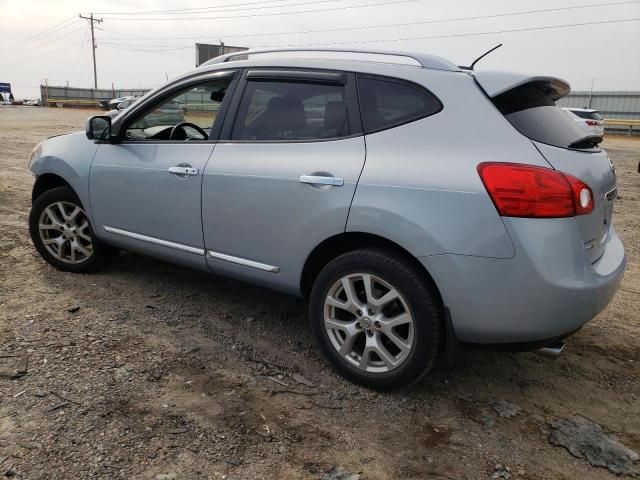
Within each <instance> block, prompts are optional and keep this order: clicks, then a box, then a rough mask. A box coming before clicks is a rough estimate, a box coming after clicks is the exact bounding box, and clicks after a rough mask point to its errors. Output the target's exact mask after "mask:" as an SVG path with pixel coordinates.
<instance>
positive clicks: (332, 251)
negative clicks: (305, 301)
mask: <svg viewBox="0 0 640 480" xmlns="http://www.w3.org/2000/svg"><path fill="white" fill-rule="evenodd" d="M372 247H378V248H385V249H388V250H392V251H393V252H395V253H396V254H398V255H399V256H401V257H402V258H404V259H405V260H407V261H408V262H409V263H411V264H412V265H413V266H414V267H415V268H416V269H417V270H418V271H419V272H420V273H421V274H422V276H423V278H424V280H425V281H426V282H428V283H429V284H430V285H431V286H432V287H433V289H434V291H435V292H436V293H437V295H438V297H439V300H440V304H441V305H443V297H442V294H441V293H440V289H439V288H438V285H437V284H436V282H435V281H434V279H433V277H432V276H431V274H430V273H429V271H428V270H427V269H426V268H425V267H424V265H423V264H422V263H420V262H419V261H418V259H416V257H415V256H413V255H412V254H411V253H410V252H409V251H408V250H407V249H406V248H404V247H402V246H401V245H399V244H398V243H396V242H394V241H392V240H389V239H388V238H385V237H382V236H379V235H375V234H372V233H366V232H344V233H340V234H337V235H334V236H332V237H329V238H327V239H325V240H323V241H322V242H321V243H320V244H318V245H317V246H316V247H315V248H314V249H313V250H312V251H311V253H310V254H309V256H308V257H307V260H306V261H305V264H304V267H303V269H302V274H301V276H300V291H301V293H302V295H303V296H304V297H305V298H308V297H309V294H310V293H311V288H312V286H313V282H314V280H315V278H316V277H317V276H318V274H319V273H320V270H322V268H323V267H324V266H325V265H326V264H327V263H328V262H330V261H331V260H333V259H334V258H335V257H337V256H338V255H342V254H343V253H346V252H350V251H353V250H358V249H361V248H372Z"/></svg>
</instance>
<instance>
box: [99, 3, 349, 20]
mask: <svg viewBox="0 0 640 480" xmlns="http://www.w3.org/2000/svg"><path fill="white" fill-rule="evenodd" d="M276 1H279V2H282V1H283V0H276ZM339 1H341V0H313V1H311V2H298V3H288V4H283V5H264V3H271V2H256V3H258V4H260V6H255V3H254V2H251V3H248V4H246V5H254V6H249V7H244V8H228V7H225V6H218V7H199V8H193V9H192V8H184V9H180V10H150V11H148V12H120V13H118V12H112V13H104V14H102V15H123V16H132V15H135V16H138V15H156V14H162V15H190V14H197V13H216V12H222V13H227V12H239V11H246V10H251V11H253V10H264V9H267V8H289V7H299V6H302V5H314V4H318V3H332V2H333V3H335V2H339ZM233 6H234V7H235V6H237V5H233ZM221 9H222V10H221ZM193 10H197V11H193ZM96 15H97V14H96Z"/></svg>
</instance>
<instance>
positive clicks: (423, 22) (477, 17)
mask: <svg viewBox="0 0 640 480" xmlns="http://www.w3.org/2000/svg"><path fill="white" fill-rule="evenodd" d="M638 3H640V0H632V1H620V2H610V3H593V4H588V5H572V6H568V7H557V8H545V9H538V10H526V11H520V12H506V13H495V14H489V15H475V16H469V17H452V18H442V19H434V20H420V21H415V22H403V23H388V24H381V25H367V26H361V27H338V28H323V29H317V30H302V31H293V32H291V31H289V32H266V33H238V34H235V33H231V34H228V35H216V36H210V37H209V36H200V35H199V36H189V37H166V36H165V37H134V38H127V39H125V38H122V37H117V38H118V39H120V40H156V39H161V40H193V39H199V38H220V36H223V37H225V38H244V37H263V36H264V37H266V36H280V35H306V34H312V33H335V32H344V31H353V30H371V29H376V28H394V27H410V26H417V25H427V24H435V23H449V22H459V21H465V20H482V19H490V18H500V17H509V16H518V15H530V14H535V13H547V12H557V11H566V10H574V9H580V8H594V7H604V6H612V5H628V4H638ZM104 40H112V38H111V37H104ZM112 43H117V42H112ZM131 45H133V44H131Z"/></svg>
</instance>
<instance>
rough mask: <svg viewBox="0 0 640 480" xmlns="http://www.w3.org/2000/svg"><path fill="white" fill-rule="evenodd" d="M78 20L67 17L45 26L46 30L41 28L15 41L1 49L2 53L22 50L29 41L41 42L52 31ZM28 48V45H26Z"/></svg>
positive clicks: (60, 29) (66, 26)
mask: <svg viewBox="0 0 640 480" xmlns="http://www.w3.org/2000/svg"><path fill="white" fill-rule="evenodd" d="M70 20H73V21H72V22H71V23H68V22H69V21H70ZM77 21H78V19H77V18H73V17H72V18H68V19H66V20H64V21H63V22H60V23H57V24H56V25H54V26H52V27H49V28H47V29H46V30H43V31H42V32H40V33H37V34H35V35H32V36H31V37H28V38H26V39H25V40H23V41H21V42H18V43H15V44H13V45H11V46H9V47H6V48H3V49H2V53H1V54H2V55H4V54H9V53H13V51H19V52H22V51H24V49H25V46H27V45H29V44H30V43H34V42H35V43H38V42H41V41H42V40H45V39H46V38H47V37H48V36H49V35H52V34H54V33H58V32H60V31H62V30H64V29H65V28H68V27H70V26H72V25H73V24H75V23H76V22H77ZM27 48H30V47H27Z"/></svg>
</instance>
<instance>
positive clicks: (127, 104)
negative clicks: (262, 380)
mask: <svg viewBox="0 0 640 480" xmlns="http://www.w3.org/2000/svg"><path fill="white" fill-rule="evenodd" d="M137 100H138V98H136V97H131V98H127V99H126V100H123V101H121V102H118V103H117V104H116V108H114V109H112V110H109V112H108V113H107V115H109V116H110V117H111V118H115V117H116V116H117V115H119V114H120V112H122V111H124V110H126V109H127V108H129V107H130V106H131V105H133V104H134V103H135V102H136V101H137Z"/></svg>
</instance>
